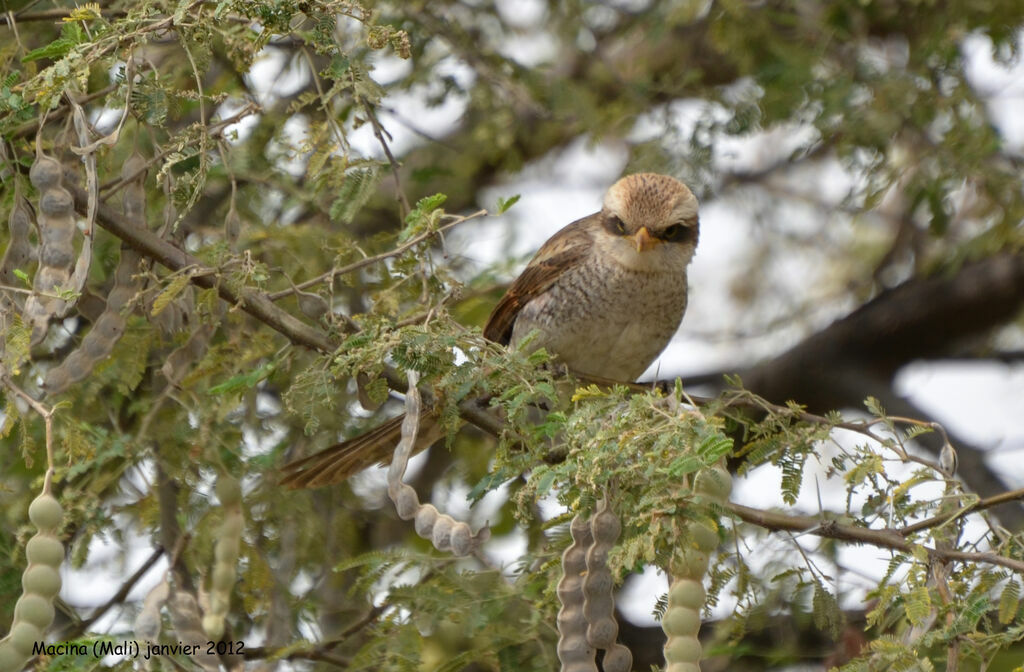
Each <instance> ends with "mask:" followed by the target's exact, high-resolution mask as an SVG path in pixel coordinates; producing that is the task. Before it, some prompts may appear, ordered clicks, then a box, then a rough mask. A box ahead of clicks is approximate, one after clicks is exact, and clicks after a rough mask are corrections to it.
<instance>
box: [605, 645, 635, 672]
mask: <svg viewBox="0 0 1024 672" xmlns="http://www.w3.org/2000/svg"><path fill="white" fill-rule="evenodd" d="M603 667H604V672H629V671H630V670H632V669H633V653H632V652H631V651H630V650H629V649H628V648H626V647H625V646H623V645H622V644H616V645H615V646H613V647H612V648H611V649H609V650H608V651H606V652H605V654H604V661H603Z"/></svg>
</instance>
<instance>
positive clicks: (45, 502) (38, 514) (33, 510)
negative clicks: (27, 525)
mask: <svg viewBox="0 0 1024 672" xmlns="http://www.w3.org/2000/svg"><path fill="white" fill-rule="evenodd" d="M28 519H29V520H31V521H32V524H33V525H35V526H36V529H38V530H39V531H40V532H56V531H57V529H58V528H59V527H60V526H61V523H63V522H64V509H62V508H61V506H60V502H58V501H57V499H56V498H55V497H54V496H53V495H51V494H49V493H43V494H41V495H39V496H38V497H36V498H35V499H33V500H32V503H31V504H29V507H28Z"/></svg>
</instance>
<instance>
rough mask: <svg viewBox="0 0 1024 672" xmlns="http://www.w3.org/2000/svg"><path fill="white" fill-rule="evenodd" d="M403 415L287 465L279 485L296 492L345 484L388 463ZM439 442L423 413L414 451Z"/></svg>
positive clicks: (434, 427) (431, 418)
mask: <svg viewBox="0 0 1024 672" xmlns="http://www.w3.org/2000/svg"><path fill="white" fill-rule="evenodd" d="M404 417H405V416H404V415H400V416H398V417H396V418H392V419H390V420H388V421H387V422H385V423H384V424H382V425H380V426H378V427H375V428H374V429H371V430H370V431H368V432H366V433H364V434H361V435H359V436H357V437H354V438H352V439H349V440H348V441H343V442H342V443H337V444H335V445H333V446H330V447H328V448H324V449H323V450H321V451H320V452H318V453H314V454H313V455H310V456H309V457H304V458H302V459H299V460H295V461H293V462H289V463H288V464H286V465H284V467H282V468H281V471H282V472H283V474H284V476H283V478H282V479H281V485H284V486H286V487H289V488H292V489H297V488H320V487H323V486H325V485H334V484H336V483H341V482H342V481H345V480H347V479H348V478H349V477H350V476H352V475H353V474H356V473H358V472H360V471H362V470H363V469H366V468H367V467H370V466H372V465H374V464H387V463H389V462H391V455H392V453H393V452H394V450H395V446H396V445H397V444H398V441H399V439H401V437H402V419H403V418H404ZM438 438H440V432H439V427H438V423H437V422H436V418H435V416H434V415H433V414H432V413H430V412H429V411H424V412H423V414H422V415H421V416H420V433H419V437H418V438H417V441H416V447H415V451H416V452H420V451H422V450H424V449H426V448H427V447H428V446H430V444H431V443H433V442H434V441H436V440H437V439H438Z"/></svg>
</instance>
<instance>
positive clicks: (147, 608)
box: [132, 574, 171, 642]
mask: <svg viewBox="0 0 1024 672" xmlns="http://www.w3.org/2000/svg"><path fill="white" fill-rule="evenodd" d="M170 591H171V587H170V584H169V583H168V582H167V576H166V574H165V575H164V578H163V580H162V581H161V582H160V583H158V584H156V585H155V586H153V588H152V590H150V591H149V592H148V593H146V597H145V599H144V600H143V601H142V609H141V610H139V614H138V615H137V616H136V617H135V623H134V625H133V626H132V631H133V632H134V633H135V636H136V637H139V638H141V639H145V640H148V641H150V642H153V641H156V638H157V637H159V636H160V629H161V628H162V627H163V624H162V623H161V618H160V609H161V607H163V606H164V603H165V602H166V601H167V596H168V595H170Z"/></svg>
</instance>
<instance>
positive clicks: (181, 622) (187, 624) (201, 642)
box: [167, 589, 220, 672]
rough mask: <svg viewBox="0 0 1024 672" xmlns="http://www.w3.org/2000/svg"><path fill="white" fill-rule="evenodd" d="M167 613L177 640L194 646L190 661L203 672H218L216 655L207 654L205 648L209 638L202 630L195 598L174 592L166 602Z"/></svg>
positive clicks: (218, 661) (207, 648) (180, 592)
mask: <svg viewBox="0 0 1024 672" xmlns="http://www.w3.org/2000/svg"><path fill="white" fill-rule="evenodd" d="M167 611H168V612H169V613H170V615H171V624H172V625H173V626H174V629H175V631H176V632H177V635H178V637H177V638H178V639H179V640H181V641H182V642H185V643H186V644H193V645H195V647H194V649H193V651H194V653H192V654H191V658H192V661H193V662H194V663H196V664H197V665H199V667H200V668H202V669H203V670H204V672H220V660H219V659H218V658H217V656H216V655H214V654H212V653H208V650H209V647H207V646H205V643H206V642H208V641H209V639H210V638H209V636H208V635H207V634H206V633H205V632H204V631H203V629H202V627H203V624H202V619H201V618H200V616H199V605H198V604H196V598H195V597H193V596H192V594H191V593H187V592H185V591H183V590H180V589H179V590H176V591H175V592H174V595H173V596H172V597H171V599H170V600H168V601H167Z"/></svg>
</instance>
